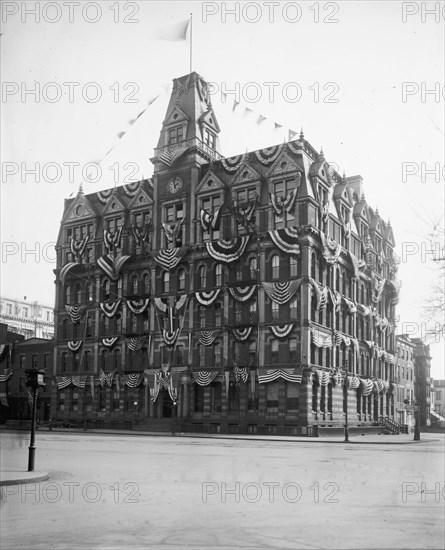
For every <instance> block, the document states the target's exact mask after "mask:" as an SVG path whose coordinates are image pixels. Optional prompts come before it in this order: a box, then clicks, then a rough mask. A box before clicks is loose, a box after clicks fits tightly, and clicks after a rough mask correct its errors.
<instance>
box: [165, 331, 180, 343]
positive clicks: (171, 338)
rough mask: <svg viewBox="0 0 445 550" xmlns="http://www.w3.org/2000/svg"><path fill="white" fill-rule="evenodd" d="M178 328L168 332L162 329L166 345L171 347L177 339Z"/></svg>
mask: <svg viewBox="0 0 445 550" xmlns="http://www.w3.org/2000/svg"><path fill="white" fill-rule="evenodd" d="M179 332H180V329H179V328H177V329H176V330H174V331H173V332H170V331H169V330H165V329H164V330H163V331H162V337H163V338H164V342H165V343H166V344H167V346H169V347H172V346H174V345H175V343H176V340H177V339H178V336H179Z"/></svg>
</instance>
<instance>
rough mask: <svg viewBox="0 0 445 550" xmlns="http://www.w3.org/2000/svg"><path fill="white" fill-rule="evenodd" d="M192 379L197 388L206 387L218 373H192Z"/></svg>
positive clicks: (202, 371)
mask: <svg viewBox="0 0 445 550" xmlns="http://www.w3.org/2000/svg"><path fill="white" fill-rule="evenodd" d="M192 374H193V378H194V379H195V382H196V383H197V384H198V385H199V386H208V385H209V384H210V383H211V382H213V380H215V378H216V377H217V376H218V371H205V370H200V371H193V373H192Z"/></svg>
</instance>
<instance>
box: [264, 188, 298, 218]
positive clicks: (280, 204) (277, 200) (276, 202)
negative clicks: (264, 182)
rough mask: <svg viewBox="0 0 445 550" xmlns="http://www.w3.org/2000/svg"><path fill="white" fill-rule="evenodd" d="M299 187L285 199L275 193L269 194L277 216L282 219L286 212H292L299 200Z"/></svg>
mask: <svg viewBox="0 0 445 550" xmlns="http://www.w3.org/2000/svg"><path fill="white" fill-rule="evenodd" d="M297 193H298V187H296V188H295V189H293V190H292V191H289V193H288V194H287V195H285V196H283V197H281V196H277V195H275V193H269V195H270V200H271V203H272V207H273V209H274V212H275V215H276V216H278V217H279V218H281V217H282V216H283V213H284V211H285V210H286V212H291V211H292V208H293V207H294V205H295V200H296V198H297Z"/></svg>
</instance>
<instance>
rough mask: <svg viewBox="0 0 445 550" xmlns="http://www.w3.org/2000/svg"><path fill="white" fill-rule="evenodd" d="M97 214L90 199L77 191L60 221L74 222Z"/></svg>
mask: <svg viewBox="0 0 445 550" xmlns="http://www.w3.org/2000/svg"><path fill="white" fill-rule="evenodd" d="M96 216H97V213H96V212H95V210H94V208H93V206H92V204H91V203H90V201H89V200H88V199H87V198H86V197H85V195H83V194H82V193H79V194H78V195H77V197H76V198H75V199H74V200H73V202H72V203H71V205H70V206H69V207H68V210H67V212H66V214H65V216H64V217H63V220H62V223H64V222H74V221H82V220H84V219H87V218H94V217H96Z"/></svg>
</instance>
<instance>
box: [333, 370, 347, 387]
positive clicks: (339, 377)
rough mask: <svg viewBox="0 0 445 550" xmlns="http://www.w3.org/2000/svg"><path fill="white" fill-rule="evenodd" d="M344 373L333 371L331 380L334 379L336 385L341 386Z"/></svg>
mask: <svg viewBox="0 0 445 550" xmlns="http://www.w3.org/2000/svg"><path fill="white" fill-rule="evenodd" d="M345 378H346V377H345V375H344V374H343V373H341V372H335V373H334V374H333V375H332V380H333V381H334V383H335V385H336V386H341V385H342V384H343V383H344V381H345Z"/></svg>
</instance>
